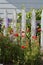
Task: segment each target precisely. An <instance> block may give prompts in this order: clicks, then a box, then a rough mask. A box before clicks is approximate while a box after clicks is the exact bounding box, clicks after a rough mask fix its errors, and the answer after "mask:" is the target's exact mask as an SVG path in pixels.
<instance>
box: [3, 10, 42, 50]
mask: <svg viewBox="0 0 43 65" xmlns="http://www.w3.org/2000/svg"><path fill="white" fill-rule="evenodd" d="M21 13H22V20H21V30H22V31H25V30H26V12H25V9H22V10H21ZM16 23H17V12H16V9H15V10H14V11H13V22H12V24H13V26H12V27H13V30H14V33H15V32H16ZM3 24H4V25H5V27H6V28H5V29H4V31H3V34H4V35H6V33H7V32H6V30H7V28H8V21H7V10H4V23H3ZM35 35H36V17H35V10H34V9H33V11H32V17H31V37H32V36H35ZM40 40H41V42H40V44H41V50H43V10H42V14H41V39H40Z"/></svg>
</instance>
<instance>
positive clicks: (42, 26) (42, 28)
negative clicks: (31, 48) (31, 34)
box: [41, 10, 43, 51]
mask: <svg viewBox="0 0 43 65" xmlns="http://www.w3.org/2000/svg"><path fill="white" fill-rule="evenodd" d="M41 51H43V10H42V14H41Z"/></svg>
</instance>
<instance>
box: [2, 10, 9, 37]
mask: <svg viewBox="0 0 43 65" xmlns="http://www.w3.org/2000/svg"><path fill="white" fill-rule="evenodd" d="M3 24H4V31H3V34H4V36H6V34H7V28H8V20H7V10H6V9H5V10H4V23H3Z"/></svg>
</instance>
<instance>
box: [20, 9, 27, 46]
mask: <svg viewBox="0 0 43 65" xmlns="http://www.w3.org/2000/svg"><path fill="white" fill-rule="evenodd" d="M25 33H26V12H25V9H22V20H21V44H22V45H25V44H26V43H25V44H23V43H24V42H25V37H26V35H25Z"/></svg>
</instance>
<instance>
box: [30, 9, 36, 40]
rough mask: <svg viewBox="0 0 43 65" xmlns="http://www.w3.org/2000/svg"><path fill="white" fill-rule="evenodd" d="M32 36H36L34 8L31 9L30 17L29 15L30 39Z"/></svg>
mask: <svg viewBox="0 0 43 65" xmlns="http://www.w3.org/2000/svg"><path fill="white" fill-rule="evenodd" d="M32 36H36V17H35V10H34V9H33V11H32V17H31V41H32Z"/></svg>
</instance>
